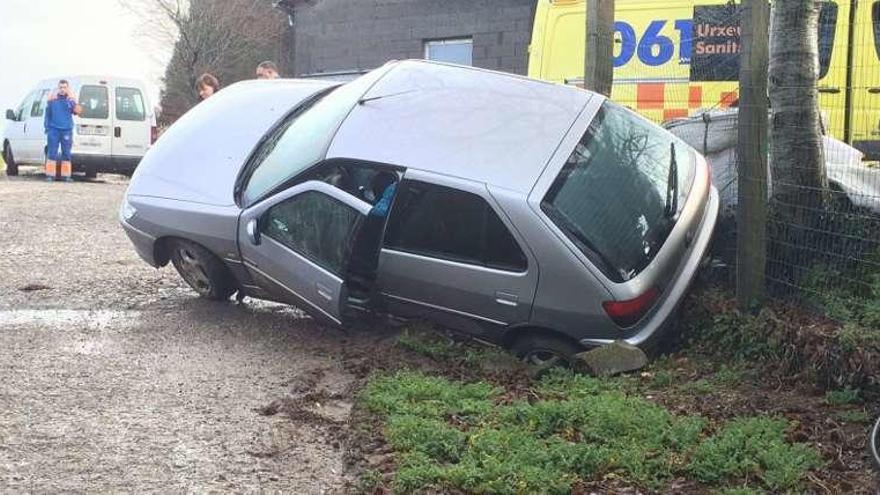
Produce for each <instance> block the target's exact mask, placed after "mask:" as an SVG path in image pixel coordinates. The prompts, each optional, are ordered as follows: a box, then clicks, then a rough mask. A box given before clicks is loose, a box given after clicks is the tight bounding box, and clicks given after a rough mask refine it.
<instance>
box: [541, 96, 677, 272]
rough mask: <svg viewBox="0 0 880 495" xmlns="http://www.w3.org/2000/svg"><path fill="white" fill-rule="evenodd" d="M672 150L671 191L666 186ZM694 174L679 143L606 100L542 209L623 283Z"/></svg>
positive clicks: (657, 244) (660, 238) (654, 246)
mask: <svg viewBox="0 0 880 495" xmlns="http://www.w3.org/2000/svg"><path fill="white" fill-rule="evenodd" d="M673 149H674V150H675V153H674V157H675V165H676V167H675V168H677V174H675V175H674V177H675V179H676V180H677V183H678V184H677V188H675V189H677V190H678V191H677V192H678V194H677V195H672V194H671V193H672V192H673V188H669V187H668V186H669V185H670V183H671V182H673V181H671V180H670V179H671V178H672V177H673V176H671V175H670V169H671V164H672V158H673ZM693 177H694V155H693V152H692V151H691V149H690V148H689V147H688V146H687V145H686V144H685V143H684V142H682V141H680V140H679V139H678V138H676V137H675V136H673V135H672V134H669V133H668V132H666V131H664V130H663V129H661V128H659V127H657V126H655V125H654V124H652V123H650V122H648V121H647V120H645V119H643V118H642V117H640V116H638V115H636V114H635V113H633V112H631V111H629V110H627V109H625V108H623V107H621V106H619V105H616V104H614V103H612V102H610V101H606V102H605V103H604V104H603V105H602V108H601V109H600V110H599V112H598V114H597V115H596V117H595V118H594V119H593V121H592V123H590V126H589V128H588V129H587V131H586V133H584V136H583V137H582V138H581V140H580V141H579V142H578V144H577V146H575V149H574V151H573V152H572V153H571V155H570V156H569V158H568V160H567V161H566V164H565V166H564V167H563V169H562V171H561V172H560V174H559V176H558V177H557V178H556V181H555V182H554V183H553V185H552V186H551V188H550V190H549V192H548V193H547V195H546V196H545V197H544V199H543V201H542V204H541V208H542V210H543V211H544V212H545V213H546V214H547V215H548V216H549V217H550V219H551V220H553V222H554V223H555V224H556V225H557V226H558V227H559V228H560V229H561V230H562V231H563V232H564V233H565V235H566V236H567V237H568V238H569V239H570V240H571V241H572V242H573V243H574V244H575V245H577V246H578V248H579V249H580V250H581V251H582V252H583V253H584V254H585V255H586V256H587V257H588V258H589V259H590V260H591V261H592V262H593V263H594V264H596V265H597V266H598V268H599V269H601V270H602V271H603V273H605V275H606V276H607V277H608V278H609V279H611V280H612V281H615V282H625V281H627V280H630V279H632V278H634V277H635V276H636V275H638V274H639V273H641V271H642V270H644V269H645V267H647V266H648V265H649V264H650V263H651V260H653V259H654V256H656V254H657V251H659V250H660V248H661V247H662V246H663V243H664V241H666V238H667V236H668V235H669V232H670V231H671V230H672V227H673V226H674V225H675V219H676V218H677V216H678V212H679V211H680V210H681V208H682V207H683V206H684V203H685V199H686V198H687V194H688V192H689V191H690V187H691V185H692V183H693ZM673 185H674V182H673ZM667 195H669V196H667Z"/></svg>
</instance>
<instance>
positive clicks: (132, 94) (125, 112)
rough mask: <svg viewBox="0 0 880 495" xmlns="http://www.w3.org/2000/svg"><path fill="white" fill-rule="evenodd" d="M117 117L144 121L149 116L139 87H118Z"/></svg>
mask: <svg viewBox="0 0 880 495" xmlns="http://www.w3.org/2000/svg"><path fill="white" fill-rule="evenodd" d="M116 118H117V119H119V120H137V121H142V120H144V119H146V118H147V114H146V112H145V111H144V97H143V95H141V90H139V89H137V88H116Z"/></svg>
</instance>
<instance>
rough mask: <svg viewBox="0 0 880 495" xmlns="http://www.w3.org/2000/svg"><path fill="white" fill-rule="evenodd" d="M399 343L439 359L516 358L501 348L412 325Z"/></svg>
mask: <svg viewBox="0 0 880 495" xmlns="http://www.w3.org/2000/svg"><path fill="white" fill-rule="evenodd" d="M397 345H398V346H400V347H402V348H404V349H408V350H410V351H412V352H415V353H416V354H420V355H422V356H425V357H429V358H431V359H435V360H438V361H453V362H462V363H464V364H468V365H480V364H484V363H491V362H508V361H510V362H513V361H515V358H514V357H513V356H512V355H510V354H508V353H507V352H504V351H503V350H501V349H497V348H492V347H488V346H480V345H478V344H474V343H470V342H467V343H464V342H456V341H454V340H453V339H451V338H449V337H448V336H446V335H443V334H440V333H438V332H435V331H433V330H431V329H428V328H421V327H411V328H407V329H406V330H404V332H403V333H402V334H401V335H400V337H398V338H397Z"/></svg>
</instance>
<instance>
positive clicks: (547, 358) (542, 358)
mask: <svg viewBox="0 0 880 495" xmlns="http://www.w3.org/2000/svg"><path fill="white" fill-rule="evenodd" d="M523 361H525V362H526V363H528V364H532V365H535V366H556V365H558V364H562V363H564V362H565V359H564V358H563V357H562V356H560V355H559V354H558V353H556V352H554V351H551V350H548V349H535V350H533V351H529V352H528V353H527V354H526V355H525V356H523Z"/></svg>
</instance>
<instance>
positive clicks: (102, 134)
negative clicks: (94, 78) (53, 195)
mask: <svg viewBox="0 0 880 495" xmlns="http://www.w3.org/2000/svg"><path fill="white" fill-rule="evenodd" d="M79 104H80V106H81V107H82V113H81V114H80V115H79V117H78V118H76V119H75V120H74V122H75V124H76V134H75V135H74V141H73V144H74V149H73V153H74V154H75V155H89V156H103V157H107V159H108V160H109V158H110V152H111V147H110V133H111V132H112V129H111V120H110V89H109V88H108V87H107V84H105V83H98V84H90V83H83V84H82V85H81V86H80V88H79Z"/></svg>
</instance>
